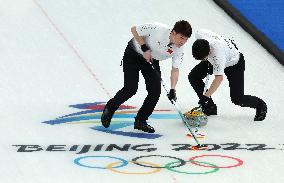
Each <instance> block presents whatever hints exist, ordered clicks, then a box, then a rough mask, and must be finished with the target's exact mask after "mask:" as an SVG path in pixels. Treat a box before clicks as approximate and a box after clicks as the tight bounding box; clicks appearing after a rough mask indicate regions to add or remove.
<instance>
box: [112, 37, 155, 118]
mask: <svg viewBox="0 0 284 183" xmlns="http://www.w3.org/2000/svg"><path fill="white" fill-rule="evenodd" d="M132 44H133V43H132V40H131V41H129V43H128V45H127V47H126V49H125V52H124V56H123V72H124V86H123V88H122V89H121V90H119V91H118V92H117V93H116V95H115V96H114V97H113V98H112V99H111V100H110V101H109V102H111V104H112V105H113V106H115V108H118V107H119V106H120V105H121V104H122V103H124V102H125V101H127V100H128V99H129V98H131V97H132V96H133V95H135V94H136V92H137V89H138V82H139V71H141V73H142V75H143V77H144V79H145V84H146V89H147V91H148V95H147V97H146V98H145V100H144V103H143V105H142V107H141V108H140V109H139V111H138V113H137V116H136V118H137V119H139V120H142V121H143V120H147V119H148V117H149V116H150V115H151V114H152V112H153V111H154V108H155V106H156V104H157V102H158V100H159V98H160V94H161V83H160V77H159V76H157V73H156V72H155V71H154V70H153V68H152V67H151V65H150V64H149V63H148V62H146V60H145V59H144V58H143V56H141V55H140V54H138V53H137V52H136V51H135V50H134V49H133V45H132ZM153 65H154V67H155V69H156V70H157V71H158V73H159V75H160V74H161V71H160V66H159V61H158V60H153Z"/></svg>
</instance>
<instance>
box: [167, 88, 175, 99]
mask: <svg viewBox="0 0 284 183" xmlns="http://www.w3.org/2000/svg"><path fill="white" fill-rule="evenodd" d="M168 98H169V100H170V101H172V100H174V101H177V95H176V90H175V89H170V92H169V93H168Z"/></svg>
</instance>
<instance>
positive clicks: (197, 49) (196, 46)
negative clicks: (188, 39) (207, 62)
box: [192, 39, 210, 60]
mask: <svg viewBox="0 0 284 183" xmlns="http://www.w3.org/2000/svg"><path fill="white" fill-rule="evenodd" d="M209 52H210V46H209V42H208V41H207V40H205V39H197V40H196V41H194V43H193V45H192V56H193V57H194V58H195V59H196V60H203V59H204V58H205V57H207V56H208V55H209Z"/></svg>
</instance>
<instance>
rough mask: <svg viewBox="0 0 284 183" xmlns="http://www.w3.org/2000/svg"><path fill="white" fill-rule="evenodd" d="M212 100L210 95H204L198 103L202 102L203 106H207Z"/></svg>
mask: <svg viewBox="0 0 284 183" xmlns="http://www.w3.org/2000/svg"><path fill="white" fill-rule="evenodd" d="M210 100H211V99H210V97H207V96H205V95H202V96H201V98H200V100H199V102H198V104H200V105H201V106H202V107H205V106H206V105H207V104H208V103H209V101H210Z"/></svg>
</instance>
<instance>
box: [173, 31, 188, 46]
mask: <svg viewBox="0 0 284 183" xmlns="http://www.w3.org/2000/svg"><path fill="white" fill-rule="evenodd" d="M187 40H188V37H186V36H184V35H182V34H180V33H178V34H177V33H176V32H175V31H173V43H174V45H175V46H176V47H178V48H180V47H182V46H183V45H184V44H185V43H186V42H187Z"/></svg>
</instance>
